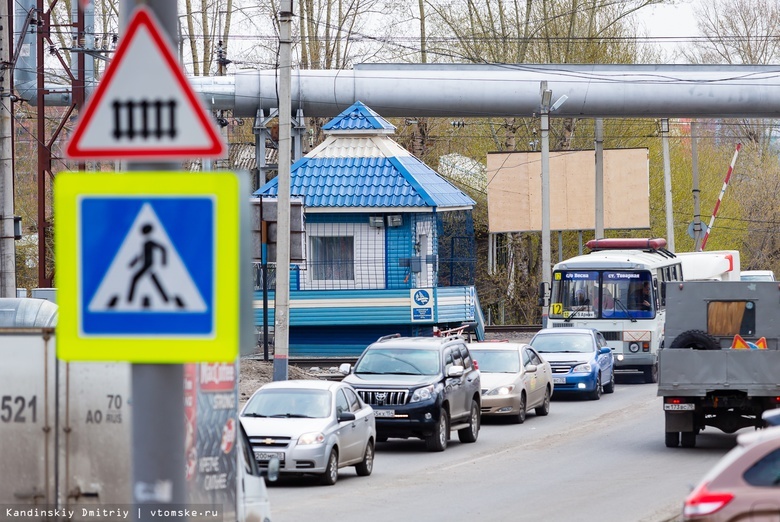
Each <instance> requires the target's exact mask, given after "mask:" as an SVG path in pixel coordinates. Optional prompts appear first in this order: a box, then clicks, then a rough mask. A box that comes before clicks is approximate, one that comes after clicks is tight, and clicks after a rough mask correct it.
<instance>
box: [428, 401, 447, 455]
mask: <svg viewBox="0 0 780 522" xmlns="http://www.w3.org/2000/svg"><path fill="white" fill-rule="evenodd" d="M449 434H450V419H449V415H447V410H441V413H440V414H439V422H438V423H436V428H435V429H434V430H433V433H432V434H431V435H430V436H428V437H426V439H425V448H426V449H427V450H428V451H444V450H445V449H447V438H448V437H449Z"/></svg>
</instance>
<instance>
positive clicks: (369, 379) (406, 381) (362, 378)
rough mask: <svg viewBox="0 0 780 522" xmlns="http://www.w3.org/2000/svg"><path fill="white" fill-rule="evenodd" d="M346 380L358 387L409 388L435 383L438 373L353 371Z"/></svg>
mask: <svg viewBox="0 0 780 522" xmlns="http://www.w3.org/2000/svg"><path fill="white" fill-rule="evenodd" d="M344 382H346V383H349V384H351V385H352V386H355V387H357V388H363V387H372V386H395V387H398V388H409V387H410V386H424V385H426V384H434V383H436V382H439V381H438V377H437V376H436V375H393V374H383V375H373V374H365V373H361V374H355V373H351V374H349V375H347V376H346V377H345V378H344Z"/></svg>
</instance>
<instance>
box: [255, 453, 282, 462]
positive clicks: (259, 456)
mask: <svg viewBox="0 0 780 522" xmlns="http://www.w3.org/2000/svg"><path fill="white" fill-rule="evenodd" d="M274 457H276V458H277V459H279V460H281V461H283V460H284V453H279V452H275V451H255V459H257V460H271V459H272V458H274Z"/></svg>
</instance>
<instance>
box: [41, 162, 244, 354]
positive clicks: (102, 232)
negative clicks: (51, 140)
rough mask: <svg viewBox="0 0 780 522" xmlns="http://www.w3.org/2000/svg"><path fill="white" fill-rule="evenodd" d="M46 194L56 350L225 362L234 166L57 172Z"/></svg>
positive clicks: (232, 338)
mask: <svg viewBox="0 0 780 522" xmlns="http://www.w3.org/2000/svg"><path fill="white" fill-rule="evenodd" d="M54 194H55V209H56V213H55V219H56V223H57V226H56V229H55V231H56V232H55V234H56V236H55V243H56V245H57V246H56V256H55V257H56V266H57V270H56V279H57V287H58V289H59V290H58V294H59V295H58V302H59V305H60V310H59V320H58V325H57V355H58V357H59V358H61V359H64V360H82V361H87V360H89V361H128V362H136V363H142V362H146V363H165V362H168V363H184V362H216V361H233V360H235V357H236V356H237V354H238V346H239V330H240V327H239V322H240V313H239V310H238V308H239V301H240V299H239V295H240V289H239V273H240V267H239V257H240V241H239V230H240V228H241V226H240V218H239V214H240V211H239V205H240V194H239V183H238V179H237V177H236V175H235V174H233V173H205V174H185V173H174V172H155V173H151V172H150V173H135V172H133V173H124V174H121V175H118V174H86V173H64V174H59V175H58V176H57V177H56V178H55V183H54Z"/></svg>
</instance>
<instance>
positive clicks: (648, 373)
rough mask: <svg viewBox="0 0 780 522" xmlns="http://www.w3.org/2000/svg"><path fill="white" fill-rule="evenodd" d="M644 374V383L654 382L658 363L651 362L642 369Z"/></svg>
mask: <svg viewBox="0 0 780 522" xmlns="http://www.w3.org/2000/svg"><path fill="white" fill-rule="evenodd" d="M642 372H643V373H644V376H645V383H646V384H652V383H654V382H658V363H656V364H651V365H650V366H648V367H647V368H645V369H644V370H642Z"/></svg>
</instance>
